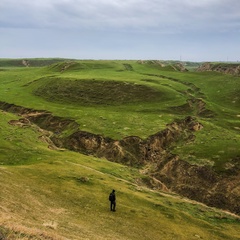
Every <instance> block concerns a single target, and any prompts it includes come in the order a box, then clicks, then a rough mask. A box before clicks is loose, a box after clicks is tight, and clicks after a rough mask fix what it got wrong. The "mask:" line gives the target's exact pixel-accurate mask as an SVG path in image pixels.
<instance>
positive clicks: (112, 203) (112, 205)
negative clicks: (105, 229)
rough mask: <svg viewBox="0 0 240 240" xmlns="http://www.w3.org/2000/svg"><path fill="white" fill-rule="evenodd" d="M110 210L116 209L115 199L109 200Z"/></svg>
mask: <svg viewBox="0 0 240 240" xmlns="http://www.w3.org/2000/svg"><path fill="white" fill-rule="evenodd" d="M110 210H111V211H116V201H111V202H110Z"/></svg>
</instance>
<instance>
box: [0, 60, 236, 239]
mask: <svg viewBox="0 0 240 240" xmlns="http://www.w3.org/2000/svg"><path fill="white" fill-rule="evenodd" d="M1 61H2V60H1ZM1 61H0V65H1ZM9 61H10V60H9ZM29 61H30V60H29ZM44 61H45V60H44ZM30 62H31V61H30ZM9 64H10V65H9ZM9 66H10V67H9ZM189 66H191V64H190V65H189ZM194 66H195V65H194ZM239 89H240V86H239V77H233V76H230V75H223V74H219V73H211V72H206V73H200V72H193V71H190V72H176V71H174V70H173V68H172V67H171V66H166V67H161V66H160V65H159V64H156V62H147V63H144V64H140V63H138V62H137V61H74V62H71V61H67V62H63V63H55V64H53V65H51V66H47V67H42V68H39V67H29V68H23V67H16V64H15V63H12V62H11V61H10V62H8V63H6V62H5V65H2V67H1V71H0V101H5V102H7V103H13V104H16V105H19V106H23V107H27V108H33V109H37V110H47V111H50V112H52V113H53V115H55V116H60V117H65V118H69V119H73V120H75V121H76V122H77V123H78V124H79V126H80V129H81V130H85V131H88V132H92V133H95V134H101V135H104V136H106V137H111V138H114V139H122V138H124V137H126V136H132V135H134V136H139V137H142V138H146V137H148V136H149V135H151V134H154V133H157V132H158V131H160V130H163V129H164V128H165V127H166V124H168V123H171V122H172V121H174V120H175V119H179V118H184V117H186V116H187V115H192V114H195V113H196V111H194V110H191V109H190V108H187V107H186V108H184V107H183V105H184V104H185V103H186V101H187V99H189V98H200V97H201V99H202V100H203V101H204V102H205V103H206V108H207V109H209V110H211V111H212V112H213V113H214V115H213V116H212V117H211V118H209V117H208V118H207V117H204V116H201V115H200V116H197V119H198V121H200V122H201V123H202V124H203V126H204V128H203V129H202V130H201V131H199V132H196V133H194V134H195V135H196V140H195V142H193V143H189V144H187V145H183V144H182V143H181V142H179V143H177V144H176V146H175V148H174V149H172V151H173V153H176V154H178V155H179V156H180V158H181V159H184V160H186V161H188V162H191V163H193V164H200V165H213V166H214V167H215V169H217V170H218V171H220V172H222V171H224V166H225V164H226V163H227V162H228V161H230V160H231V158H234V157H236V156H238V155H240V152H239V145H240V137H239V128H240V117H239V115H240V112H239V107H240V100H239ZM14 119H15V120H16V119H19V116H16V115H13V114H10V113H6V112H2V111H1V112H0V143H1V144H0V181H1V188H0V233H1V232H3V233H4V234H5V235H7V236H9V238H10V239H11V238H12V239H31V238H32V239H44V236H45V239H47V237H48V238H50V237H52V239H61V237H62V238H63V239H64V238H68V239H166V240H168V239H169V240H170V239H183V240H185V239H199V238H201V239H216V240H218V239H219V240H220V239H232V240H235V239H239V233H240V228H239V220H238V219H237V218H236V217H234V216H232V215H229V214H226V213H224V212H221V211H219V210H216V209H213V208H208V207H206V206H204V205H201V204H197V203H194V202H191V201H189V200H186V199H181V198H180V197H179V196H177V195H174V194H166V193H165V194H164V193H162V192H159V191H152V190H149V189H147V188H146V187H145V186H144V180H145V179H144V177H143V176H142V175H141V174H140V173H139V171H138V169H135V168H128V167H125V166H122V165H119V164H116V163H112V162H108V161H107V160H105V159H98V158H94V157H91V156H85V155H81V154H77V153H73V152H69V151H66V150H65V151H63V150H51V149H50V148H48V144H47V143H46V141H42V140H41V139H42V138H41V137H40V136H41V135H43V133H42V132H41V131H40V130H39V128H38V127H37V126H34V125H32V126H24V127H18V126H13V125H10V124H9V123H8V122H9V121H10V120H14ZM65 134H70V131H69V132H65ZM139 182H140V183H141V184H140V185H138V184H136V183H139ZM112 188H115V189H116V191H117V199H118V201H117V212H116V213H111V212H110V211H109V209H108V208H109V206H108V205H109V203H108V200H107V198H108V194H109V192H110V191H111V190H112ZM0 236H1V235H0Z"/></svg>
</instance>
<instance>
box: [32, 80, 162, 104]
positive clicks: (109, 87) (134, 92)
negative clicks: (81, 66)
mask: <svg viewBox="0 0 240 240" xmlns="http://www.w3.org/2000/svg"><path fill="white" fill-rule="evenodd" d="M34 93H35V94H36V95H37V96H41V97H43V98H44V99H46V100H48V101H53V102H62V103H64V102H65V103H71V104H77V105H121V104H128V103H139V102H145V103H146V102H155V101H161V100H163V99H164V98H166V95H165V93H164V92H161V91H159V90H157V89H154V88H151V87H148V86H145V85H140V84H133V83H128V82H120V81H111V80H107V81H103V80H94V79H93V80H67V79H61V78H54V79H49V80H47V84H46V83H44V85H42V86H40V87H39V88H37V89H36V90H35V91H34Z"/></svg>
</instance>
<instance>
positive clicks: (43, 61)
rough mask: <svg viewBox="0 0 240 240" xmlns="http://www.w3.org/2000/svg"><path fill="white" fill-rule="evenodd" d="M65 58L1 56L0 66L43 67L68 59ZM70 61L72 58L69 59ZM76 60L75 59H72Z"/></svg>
mask: <svg viewBox="0 0 240 240" xmlns="http://www.w3.org/2000/svg"><path fill="white" fill-rule="evenodd" d="M66 60H67V59H63V58H24V59H20V58H19V59H8V58H0V68H6V67H7V68H8V67H43V66H48V65H50V64H54V63H58V62H63V61H66ZM69 61H70V60H69ZM71 61H74V60H71Z"/></svg>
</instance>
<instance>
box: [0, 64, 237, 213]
mask: <svg viewBox="0 0 240 240" xmlns="http://www.w3.org/2000/svg"><path fill="white" fill-rule="evenodd" d="M64 66H71V67H66V68H63V67H64ZM79 66H80V67H79ZM54 81H55V82H54ZM107 81H109V82H110V84H111V87H114V82H115V83H116V87H117V89H118V91H116V92H115V94H112V93H111V91H105V92H104V94H103V96H102V97H103V98H102V99H103V100H104V101H102V102H101V99H100V97H99V96H100V94H99V92H100V91H101V87H102V88H104V84H103V83H106V82H107ZM50 82H51V84H52V86H54V87H56V88H54V91H52V90H51V89H50V88H48V84H49V83H50ZM0 83H1V85H0V91H1V100H2V101H4V102H8V103H15V105H10V106H9V105H8V104H6V103H3V106H4V107H3V108H4V109H5V110H8V111H12V112H17V113H19V114H22V115H23V117H24V118H23V119H22V120H20V121H18V122H20V124H21V123H22V124H23V125H24V124H26V122H27V120H28V121H30V122H31V121H33V122H35V123H36V124H38V125H39V126H41V128H48V129H49V130H51V131H53V133H54V135H52V133H51V134H50V135H49V136H51V139H52V141H54V142H55V144H57V145H58V146H59V147H61V146H64V147H68V148H71V149H72V150H75V151H80V152H84V153H87V154H94V155H96V156H98V157H102V156H104V157H107V158H109V160H112V161H119V162H123V163H125V164H133V165H134V164H135V165H136V164H137V165H138V166H139V165H140V166H141V168H143V169H142V170H143V172H144V173H145V174H148V176H147V177H146V179H145V182H146V183H147V184H149V185H152V186H154V187H158V188H165V190H167V188H168V189H169V190H174V191H178V192H180V193H181V194H183V195H185V196H188V197H191V198H193V199H198V200H201V201H204V202H207V203H208V204H210V205H211V204H214V205H215V206H218V207H222V208H225V209H226V208H227V209H231V211H235V212H238V197H239V189H238V182H239V179H238V177H239V175H238V174H239V171H238V169H237V167H238V163H239V161H238V155H239V135H238V134H237V133H238V131H239V130H238V127H239V124H240V123H239V118H238V116H237V115H238V107H237V106H238V104H239V99H237V98H236V97H237V96H234V97H233V96H232V95H231V93H232V92H233V91H236V89H237V86H239V85H238V84H239V81H238V79H237V78H236V77H235V78H233V77H230V76H227V77H226V76H224V75H214V74H213V73H204V74H203V73H189V72H183V73H181V72H179V71H176V70H173V69H172V68H171V67H169V68H168V67H162V66H160V65H159V64H156V62H147V63H141V64H140V63H136V62H134V61H114V62H113V61H103V62H102V61H80V62H79V63H74V64H69V62H67V63H61V64H59V65H58V64H56V65H54V66H50V67H48V68H43V69H33V70H32V69H29V68H28V69H24V70H21V71H20V70H18V69H15V70H14V71H12V70H11V71H3V72H1V82H0ZM80 83H82V86H81V84H80ZM91 83H92V84H91ZM96 83H97V84H96ZM222 83H224V84H225V85H224V88H221V85H222ZM64 85H66V86H67V85H69V86H71V88H70V91H65V90H64ZM106 85H107V86H108V83H107V84H106ZM126 85H128V86H130V87H129V91H131V89H132V88H134V89H136V91H133V92H132V93H133V94H132V98H131V100H130V101H129V99H128V100H127V101H126V100H125V101H123V100H124V99H126V98H124V91H121V90H122V89H125V88H124V87H125V86H126ZM80 86H81V87H84V86H87V87H88V89H89V91H91V92H92V94H89V95H88V94H85V95H84V94H83V98H82V99H81V98H80V99H79V98H78V88H79V87H80ZM97 86H100V87H97ZM216 86H217V88H216ZM58 89H59V92H60V93H59V96H62V95H64V94H66V98H65V100H64V101H61V97H56V96H57V95H58ZM67 89H68V88H67ZM139 89H144V92H142V91H138V90H139ZM145 89H146V90H145ZM152 89H153V90H154V92H156V94H157V97H156V98H151V97H150V95H149V99H148V98H146V101H145V99H144V95H147V93H146V91H149V90H152ZM218 89H220V90H221V93H220V94H218ZM94 91H95V93H96V94H95V95H94ZM33 93H38V95H33ZM158 93H159V95H158ZM47 96H48V97H47ZM69 96H71V97H73V99H76V101H74V104H72V102H71V101H67V99H68V98H69ZM88 96H89V99H87V97H88ZM96 96H97V97H96ZM121 96H122V97H123V98H121ZM94 97H95V99H94ZM233 98H234V99H233ZM46 99H47V101H46ZM83 99H85V101H83ZM122 99H123V100H122ZM98 100H99V102H101V104H97V103H98ZM108 100H109V101H108ZM136 103H137V104H136ZM16 105H21V106H23V107H17V106H16ZM29 107H30V108H29ZM19 109H20V110H19ZM33 109H45V110H47V111H38V110H33ZM50 112H52V113H53V115H52V114H51V113H50ZM29 113H30V114H29ZM188 115H193V116H195V117H197V119H195V118H193V117H190V118H186V116H188ZM56 116H61V117H64V119H65V120H64V121H62V118H61V117H56ZM176 118H178V119H180V120H177V121H174V120H175V119H176ZM26 119H27V120H26ZM69 119H70V120H69ZM74 120H75V121H74ZM184 122H185V123H188V124H186V125H185V124H183V123H184ZM194 122H195V123H196V124H193V125H192V123H194ZM66 123H67V124H66ZM68 123H70V124H68ZM170 123H171V124H170ZM166 124H169V125H168V127H167V128H166ZM182 124H183V125H182ZM66 126H67V127H66ZM189 126H190V128H189ZM194 126H195V127H196V129H195V130H197V129H198V127H197V126H203V128H202V127H200V128H199V130H200V129H201V130H200V131H195V130H194V128H195V127H194ZM65 127H66V128H65ZM78 127H79V129H80V130H78ZM164 128H166V129H165V130H164V131H160V132H159V130H163V129H164ZM192 130H194V131H192ZM132 135H133V136H136V137H131V136H132ZM150 136H152V137H150ZM44 139H45V137H44ZM164 139H165V140H164ZM47 141H48V140H47ZM163 143H164V144H163ZM48 144H49V146H51V148H54V145H52V143H51V142H48ZM162 144H163V145H162ZM113 147H115V148H113ZM222 149H225V150H222ZM143 153H144V154H143ZM176 154H177V155H178V156H179V157H177V156H176ZM178 159H180V160H178ZM182 160H184V161H182ZM189 163H191V164H189ZM196 164H197V165H203V167H201V166H197V165H196ZM212 165H213V167H211V166H212ZM157 179H158V180H157ZM217 186H218V187H217ZM224 186H228V187H227V188H224ZM221 187H223V188H224V190H226V194H225V193H224V194H222V192H223V191H222V188H221ZM216 193H218V195H216ZM212 200H214V201H212Z"/></svg>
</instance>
